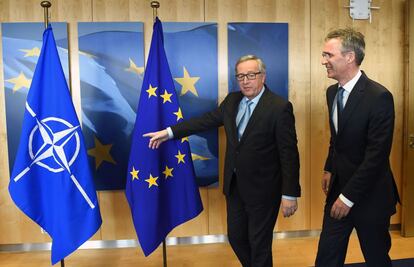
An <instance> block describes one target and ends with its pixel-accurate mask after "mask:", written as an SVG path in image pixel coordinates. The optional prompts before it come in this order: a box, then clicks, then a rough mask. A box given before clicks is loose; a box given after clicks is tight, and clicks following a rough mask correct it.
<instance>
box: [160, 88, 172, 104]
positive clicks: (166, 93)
mask: <svg viewBox="0 0 414 267" xmlns="http://www.w3.org/2000/svg"><path fill="white" fill-rule="evenodd" d="M171 96H172V94H169V93H168V92H167V90H164V94H162V95H161V97H162V99H163V102H162V103H163V104H164V103H165V102H167V101H168V102H170V103H172V101H171Z"/></svg>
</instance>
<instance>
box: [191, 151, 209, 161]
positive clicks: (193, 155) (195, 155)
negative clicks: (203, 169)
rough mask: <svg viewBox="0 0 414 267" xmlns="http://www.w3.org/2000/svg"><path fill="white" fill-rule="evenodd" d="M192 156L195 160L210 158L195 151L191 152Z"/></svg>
mask: <svg viewBox="0 0 414 267" xmlns="http://www.w3.org/2000/svg"><path fill="white" fill-rule="evenodd" d="M191 158H192V159H193V161H195V160H209V159H210V158H207V157H203V156H201V155H198V154H195V153H191Z"/></svg>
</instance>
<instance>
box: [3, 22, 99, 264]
mask: <svg viewBox="0 0 414 267" xmlns="http://www.w3.org/2000/svg"><path fill="white" fill-rule="evenodd" d="M9 192H10V195H11V197H12V199H13V201H14V202H15V204H16V205H17V206H18V207H19V208H20V209H21V210H22V211H23V212H24V213H25V214H26V215H27V216H29V217H30V218H31V219H32V220H33V221H35V222H36V223H37V224H39V225H40V226H41V227H42V228H43V229H44V230H45V231H46V232H47V233H48V234H49V235H50V237H51V238H52V255H51V258H52V264H55V263H57V262H58V261H60V260H62V259H64V258H65V257H67V256H68V255H69V254H70V253H72V252H73V251H75V250H76V249H77V248H78V247H79V246H81V245H82V244H83V243H84V242H85V241H87V240H88V239H89V238H90V237H91V236H92V235H93V234H94V233H95V232H96V231H97V230H98V229H99V227H100V225H101V223H102V220H101V215H100V211H99V205H98V201H97V197H96V191H95V188H94V185H93V180H92V175H91V172H90V169H89V165H88V162H87V155H86V150H85V146H84V142H83V136H82V132H81V129H80V125H79V121H78V118H77V116H76V113H75V109H74V106H73V104H72V100H71V96H70V92H69V88H68V86H67V83H66V80H65V76H64V74H63V69H62V66H61V63H60V60H59V56H58V50H57V47H56V43H55V39H54V37H53V32H52V28H51V27H50V26H49V27H48V28H47V29H46V30H45V32H44V34H43V45H42V46H41V51H40V57H39V61H38V62H37V65H36V69H35V72H34V75H33V80H32V82H31V85H30V90H29V93H28V95H27V100H26V103H25V112H24V117H23V127H22V131H21V136H20V142H19V147H18V151H17V156H16V159H15V162H14V167H13V171H12V175H11V179H10V183H9Z"/></svg>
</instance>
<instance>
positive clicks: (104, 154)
mask: <svg viewBox="0 0 414 267" xmlns="http://www.w3.org/2000/svg"><path fill="white" fill-rule="evenodd" d="M111 147H112V145H111V144H109V145H103V144H102V143H101V142H100V141H99V140H98V138H96V137H95V148H92V149H89V150H88V155H90V156H92V157H94V158H95V169H98V168H99V166H100V165H101V163H102V162H103V161H107V162H110V163H112V164H116V162H115V161H114V159H113V158H112V156H111V154H110V153H109V151H110V150H111Z"/></svg>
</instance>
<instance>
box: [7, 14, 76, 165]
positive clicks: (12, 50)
mask: <svg viewBox="0 0 414 267" xmlns="http://www.w3.org/2000/svg"><path fill="white" fill-rule="evenodd" d="M1 26H2V44H3V73H4V75H3V77H4V92H5V102H6V124H7V145H8V155H9V168H10V172H11V170H12V168H13V165H14V159H15V157H16V152H17V147H18V145H19V140H20V133H21V130H22V122H23V114H24V110H25V102H26V97H27V93H28V92H29V88H30V84H31V82H32V78H33V73H34V69H35V66H36V63H37V60H38V59H39V55H40V49H41V47H42V33H43V31H44V29H45V26H44V23H23V22H19V23H2V24H1ZM52 26H53V29H54V33H55V36H56V43H57V46H58V53H59V58H60V61H61V62H62V67H63V71H64V73H65V76H66V79H68V78H67V77H69V71H68V66H69V64H68V50H67V47H68V39H67V24H66V23H52Z"/></svg>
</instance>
